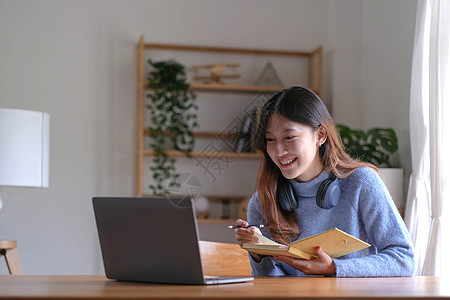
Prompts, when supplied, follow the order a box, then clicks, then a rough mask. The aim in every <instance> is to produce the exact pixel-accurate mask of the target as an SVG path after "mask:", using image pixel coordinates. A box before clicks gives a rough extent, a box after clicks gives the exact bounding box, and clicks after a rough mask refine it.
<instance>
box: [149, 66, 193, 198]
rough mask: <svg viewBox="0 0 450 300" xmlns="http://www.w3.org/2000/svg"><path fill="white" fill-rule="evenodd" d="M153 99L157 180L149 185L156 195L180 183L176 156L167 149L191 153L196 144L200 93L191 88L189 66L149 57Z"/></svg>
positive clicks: (152, 135) (151, 113) (150, 103)
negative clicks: (186, 67)
mask: <svg viewBox="0 0 450 300" xmlns="http://www.w3.org/2000/svg"><path fill="white" fill-rule="evenodd" d="M148 63H149V64H150V66H151V70H150V71H149V73H148V78H147V79H148V81H149V85H148V87H149V88H150V92H149V93H148V94H147V97H148V98H149V100H150V102H149V104H148V105H147V106H146V107H147V108H148V109H149V111H150V126H149V132H150V139H151V142H150V148H151V150H153V151H154V157H153V163H154V165H153V166H151V167H150V170H151V171H152V173H153V175H152V176H153V180H154V183H153V184H151V185H150V186H149V187H150V189H151V190H152V192H153V193H154V194H155V195H159V196H161V195H166V194H168V193H169V190H170V189H171V188H174V187H179V183H178V177H179V174H178V173H177V172H176V168H175V162H176V159H175V158H174V157H170V156H169V155H167V153H166V152H165V151H166V150H167V149H174V150H178V151H181V152H184V153H185V154H186V155H187V156H189V154H190V152H191V151H192V149H193V147H194V135H193V132H192V129H193V128H194V127H197V126H198V123H197V114H196V111H197V110H198V106H197V104H196V102H195V99H196V95H195V94H194V93H193V92H192V91H191V90H190V89H189V87H190V86H189V83H187V79H186V71H185V67H184V66H183V65H181V64H179V63H178V62H176V61H174V60H167V61H160V62H153V61H151V60H148Z"/></svg>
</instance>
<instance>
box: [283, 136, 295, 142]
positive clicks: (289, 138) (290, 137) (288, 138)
mask: <svg viewBox="0 0 450 300" xmlns="http://www.w3.org/2000/svg"><path fill="white" fill-rule="evenodd" d="M293 138H295V136H287V137H285V140H287V141H289V140H292V139H293Z"/></svg>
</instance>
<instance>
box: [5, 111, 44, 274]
mask: <svg viewBox="0 0 450 300" xmlns="http://www.w3.org/2000/svg"><path fill="white" fill-rule="evenodd" d="M49 140H50V116H49V115H48V114H47V113H43V112H38V111H30V110H21V109H11V108H0V209H1V208H2V206H3V202H2V197H1V187H34V188H46V187H48V186H49ZM16 245H17V242H16V241H9V240H0V255H4V256H5V258H6V262H7V265H8V269H9V272H10V273H11V274H20V273H23V271H22V267H21V265H20V261H19V258H18V255H17V249H16Z"/></svg>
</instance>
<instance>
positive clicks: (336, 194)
mask: <svg viewBox="0 0 450 300" xmlns="http://www.w3.org/2000/svg"><path fill="white" fill-rule="evenodd" d="M277 197H278V199H279V200H278V201H279V203H280V206H281V209H282V210H284V211H287V212H292V211H295V210H296V209H297V208H298V199H297V194H296V193H295V191H294V189H293V187H292V184H291V183H290V182H289V181H288V180H283V181H282V182H280V183H279V184H278V189H277ZM340 198H341V188H340V187H339V181H338V179H337V178H336V176H334V175H333V174H332V173H330V177H328V178H327V179H325V180H324V181H323V182H322V183H321V184H320V186H319V189H318V190H317V194H316V203H317V206H319V207H320V208H323V209H330V208H333V207H335V206H336V205H338V203H339V200H340Z"/></svg>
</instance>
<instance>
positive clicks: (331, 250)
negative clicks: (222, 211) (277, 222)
mask: <svg viewBox="0 0 450 300" xmlns="http://www.w3.org/2000/svg"><path fill="white" fill-rule="evenodd" d="M255 235H256V236H257V237H258V239H259V242H260V243H261V244H247V243H245V244H244V245H243V248H244V249H246V250H248V251H250V252H253V253H257V254H261V255H270V256H276V255H285V256H290V257H294V258H301V259H313V258H315V257H316V256H315V253H316V247H318V246H320V247H321V248H322V249H323V251H325V253H327V254H328V255H329V256H330V257H332V258H336V257H340V256H343V255H346V254H349V253H352V252H355V251H358V250H361V249H365V248H368V247H370V244H368V243H366V242H363V241H361V240H360V239H358V238H356V237H354V236H351V235H350V234H348V233H345V232H344V231H342V230H340V229H338V228H333V229H331V230H328V231H325V232H322V233H319V234H316V235H313V236H310V237H307V238H304V239H301V240H298V241H295V242H292V243H291V244H289V245H287V246H286V245H282V244H279V243H276V242H274V241H272V240H270V239H268V238H266V237H265V236H263V235H261V234H259V233H256V232H255Z"/></svg>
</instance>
